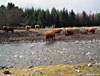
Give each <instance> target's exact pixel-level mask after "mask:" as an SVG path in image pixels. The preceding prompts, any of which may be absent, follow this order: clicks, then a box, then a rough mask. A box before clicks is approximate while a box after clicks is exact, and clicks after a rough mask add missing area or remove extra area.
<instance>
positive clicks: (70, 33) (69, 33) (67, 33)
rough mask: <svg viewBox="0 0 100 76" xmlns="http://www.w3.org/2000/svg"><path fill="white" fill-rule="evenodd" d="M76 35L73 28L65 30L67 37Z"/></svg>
mask: <svg viewBox="0 0 100 76" xmlns="http://www.w3.org/2000/svg"><path fill="white" fill-rule="evenodd" d="M73 33H74V29H73V28H65V35H72V34H73Z"/></svg>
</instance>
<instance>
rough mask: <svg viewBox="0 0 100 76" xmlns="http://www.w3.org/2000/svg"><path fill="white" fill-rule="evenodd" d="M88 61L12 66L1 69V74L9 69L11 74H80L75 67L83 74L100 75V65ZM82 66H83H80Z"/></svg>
mask: <svg viewBox="0 0 100 76" xmlns="http://www.w3.org/2000/svg"><path fill="white" fill-rule="evenodd" d="M87 64H88V63H81V64H76V65H64V64H59V65H50V66H38V67H33V68H12V69H4V70H0V76H7V75H4V74H3V72H4V71H5V70H8V71H10V72H11V74H10V76H22V75H31V76H78V72H76V71H75V69H78V70H80V72H81V76H85V75H92V76H97V75H98V76H100V65H92V66H91V67H89V66H88V65H87ZM80 67H81V68H80Z"/></svg>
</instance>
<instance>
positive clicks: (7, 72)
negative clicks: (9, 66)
mask: <svg viewBox="0 0 100 76" xmlns="http://www.w3.org/2000/svg"><path fill="white" fill-rule="evenodd" d="M3 73H4V74H11V72H9V71H4V72H3Z"/></svg>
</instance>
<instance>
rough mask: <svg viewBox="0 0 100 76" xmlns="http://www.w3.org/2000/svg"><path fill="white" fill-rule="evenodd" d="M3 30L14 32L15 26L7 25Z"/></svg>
mask: <svg viewBox="0 0 100 76" xmlns="http://www.w3.org/2000/svg"><path fill="white" fill-rule="evenodd" d="M3 30H4V31H5V32H8V31H11V32H14V28H13V27H6V26H3Z"/></svg>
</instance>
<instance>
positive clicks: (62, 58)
mask: <svg viewBox="0 0 100 76" xmlns="http://www.w3.org/2000/svg"><path fill="white" fill-rule="evenodd" d="M84 62H86V63H87V62H100V40H93V41H75V42H61V41H55V42H49V43H46V42H32V43H6V44H2V43H1V44H0V66H6V67H8V68H9V67H30V66H43V65H44V66H45V65H56V64H78V63H84Z"/></svg>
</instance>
